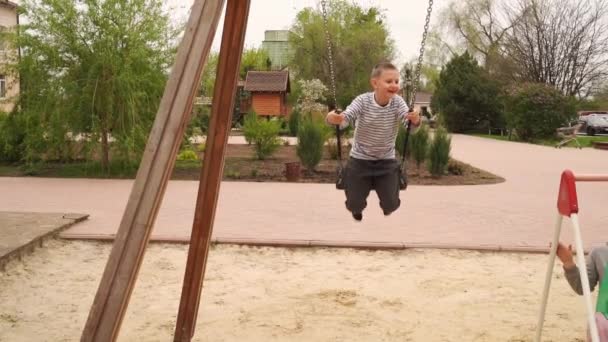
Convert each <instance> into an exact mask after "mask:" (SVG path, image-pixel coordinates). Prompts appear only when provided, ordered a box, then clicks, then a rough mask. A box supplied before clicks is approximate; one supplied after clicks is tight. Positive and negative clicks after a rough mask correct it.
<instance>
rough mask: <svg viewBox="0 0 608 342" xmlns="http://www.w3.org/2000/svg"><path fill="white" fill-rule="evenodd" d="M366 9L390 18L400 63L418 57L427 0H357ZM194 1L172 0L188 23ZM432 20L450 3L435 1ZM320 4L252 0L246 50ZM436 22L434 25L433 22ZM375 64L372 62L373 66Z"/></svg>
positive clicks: (215, 45) (305, 0) (314, 0)
mask: <svg viewBox="0 0 608 342" xmlns="http://www.w3.org/2000/svg"><path fill="white" fill-rule="evenodd" d="M353 1H354V2H356V3H358V4H360V5H362V6H363V7H369V6H378V7H380V8H382V9H383V10H384V13H385V15H386V17H387V21H388V28H389V30H390V33H391V37H392V38H393V39H394V40H395V44H396V46H397V51H398V56H397V58H398V60H397V61H396V62H397V63H399V64H401V63H402V62H404V61H405V60H409V59H411V58H412V57H417V56H418V53H419V49H420V40H421V38H422V31H423V28H424V19H425V16H426V9H427V6H428V1H427V0H353ZM193 2H194V0H168V3H169V5H170V6H172V7H175V8H176V12H175V15H176V16H182V17H184V18H186V19H187V17H188V15H189V13H188V11H189V9H190V6H191V5H192V3H193ZM434 2H435V3H434V6H433V15H432V19H434V18H436V17H437V16H436V15H435V14H437V13H438V12H439V10H440V8H443V7H444V6H446V5H447V4H448V3H449V0H435V1H434ZM318 4H320V1H319V0H251V8H250V10H249V20H248V25H247V34H246V36H245V45H246V47H259V46H260V45H261V44H262V40H264V31H265V30H282V29H288V28H289V27H290V26H291V24H292V23H293V20H294V18H295V16H296V14H297V13H298V12H299V11H300V10H301V9H303V8H305V7H315V6H320V5H318ZM431 22H433V21H431ZM222 26H223V17H222V19H221V21H220V23H219V26H218V30H217V34H216V36H215V39H214V42H213V48H214V49H215V50H219V46H220V39H221V32H222ZM370 63H371V62H370Z"/></svg>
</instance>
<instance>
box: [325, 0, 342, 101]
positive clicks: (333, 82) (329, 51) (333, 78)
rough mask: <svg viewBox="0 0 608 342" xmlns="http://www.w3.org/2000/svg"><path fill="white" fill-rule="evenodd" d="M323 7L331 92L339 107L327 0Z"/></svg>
mask: <svg viewBox="0 0 608 342" xmlns="http://www.w3.org/2000/svg"><path fill="white" fill-rule="evenodd" d="M321 9H322V11H323V23H324V24H325V25H324V29H325V40H326V43H327V57H328V58H329V76H330V78H331V92H332V96H333V101H334V109H337V108H338V98H337V95H336V76H335V73H334V56H333V51H332V48H331V37H330V35H329V24H328V20H327V0H321Z"/></svg>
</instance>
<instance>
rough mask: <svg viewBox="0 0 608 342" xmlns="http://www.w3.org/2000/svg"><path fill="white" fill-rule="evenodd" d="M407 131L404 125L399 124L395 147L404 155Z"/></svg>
mask: <svg viewBox="0 0 608 342" xmlns="http://www.w3.org/2000/svg"><path fill="white" fill-rule="evenodd" d="M405 133H406V130H405V127H403V125H399V131H398V132H397V139H395V149H396V150H397V152H398V153H399V155H400V156H402V155H403V141H404V140H405ZM408 145H409V144H408ZM408 152H409V151H408Z"/></svg>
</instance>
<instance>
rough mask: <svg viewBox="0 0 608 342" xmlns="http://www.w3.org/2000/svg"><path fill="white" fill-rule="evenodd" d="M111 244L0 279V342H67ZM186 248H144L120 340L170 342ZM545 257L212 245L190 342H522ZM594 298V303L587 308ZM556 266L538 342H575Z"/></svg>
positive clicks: (578, 305) (576, 326)
mask: <svg viewBox="0 0 608 342" xmlns="http://www.w3.org/2000/svg"><path fill="white" fill-rule="evenodd" d="M110 248H111V244H108V243H101V242H81V241H64V240H51V241H49V242H48V243H46V244H45V245H44V247H42V248H39V249H37V250H36V251H35V252H34V253H33V254H31V255H29V256H27V257H25V258H24V259H23V260H21V261H19V260H15V261H12V262H11V263H9V264H8V265H7V268H6V271H5V272H3V273H0V303H1V305H0V341H11V342H13V341H53V342H56V341H76V340H79V338H80V333H81V331H82V328H83V326H84V323H85V321H86V317H87V315H88V312H89V308H90V305H91V303H92V301H93V297H94V295H95V292H96V291H97V286H98V283H99V280H100V277H101V274H102V272H103V269H104V267H105V263H106V259H107V256H108V255H109V252H110ZM186 256H187V246H186V245H172V244H156V243H155V244H151V245H149V247H148V250H147V253H146V257H145V260H144V264H143V266H142V269H141V271H140V274H139V278H138V282H137V285H136V288H135V290H134V292H133V296H132V297H131V302H130V305H129V308H128V311H127V314H126V317H125V320H124V322H123V326H122V329H121V335H120V337H119V340H120V341H170V340H172V336H173V329H174V327H175V321H176V314H177V308H178V305H179V299H180V294H181V284H182V280H183V272H184V268H185V262H186ZM546 262H547V256H546V255H543V254H523V253H522V254H514V253H490V252H472V251H458V250H402V251H364V250H352V249H323V248H309V249H283V248H255V247H241V246H229V245H220V246H214V247H213V249H212V251H211V252H210V255H209V263H208V266H207V275H206V280H205V288H204V290H203V299H202V303H201V309H200V314H199V318H198V325H197V331H196V335H195V337H194V339H193V340H194V341H313V340H314V341H532V340H533V337H534V330H535V326H536V319H537V314H538V309H539V303H540V295H541V291H542V287H543V281H544V272H545V268H546ZM594 299H595V298H594ZM584 333H585V321H584V308H583V302H582V297H579V296H577V295H576V294H574V292H572V291H571V289H570V288H569V286H568V285H567V283H566V281H565V279H564V277H563V275H562V272H561V266H560V265H556V266H555V273H554V281H553V283H552V290H551V296H550V301H549V307H548V312H547V320H546V323H545V330H544V335H543V336H544V337H545V338H544V341H583V339H582V337H584Z"/></svg>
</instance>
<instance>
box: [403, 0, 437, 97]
mask: <svg viewBox="0 0 608 342" xmlns="http://www.w3.org/2000/svg"><path fill="white" fill-rule="evenodd" d="M432 10H433V0H429V7H428V8H427V10H426V19H425V23H424V32H423V33H422V43H421V44H420V54H419V55H418V64H416V72H415V73H414V85H413V88H412V96H411V103H409V105H410V108H414V104H415V103H416V92H417V91H418V82H420V73H421V71H422V70H421V69H422V60H423V58H424V47H425V45H426V36H427V34H428V31H429V23H430V22H431V11H432Z"/></svg>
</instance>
